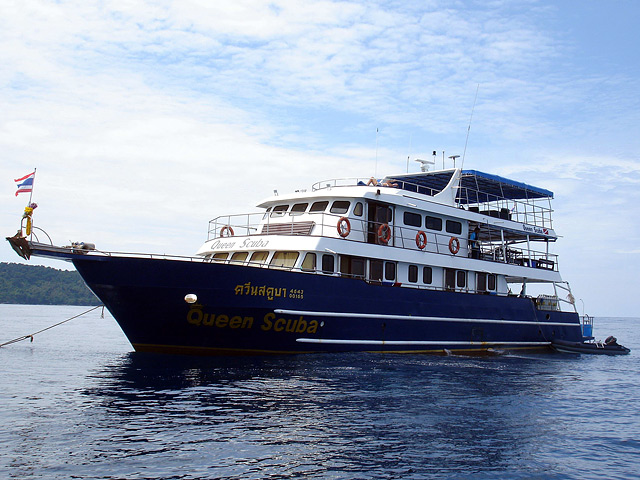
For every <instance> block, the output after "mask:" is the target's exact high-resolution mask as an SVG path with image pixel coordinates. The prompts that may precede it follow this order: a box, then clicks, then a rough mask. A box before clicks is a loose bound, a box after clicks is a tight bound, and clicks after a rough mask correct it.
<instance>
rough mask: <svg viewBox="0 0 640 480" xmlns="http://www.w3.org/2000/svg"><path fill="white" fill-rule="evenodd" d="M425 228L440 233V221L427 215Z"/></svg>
mask: <svg viewBox="0 0 640 480" xmlns="http://www.w3.org/2000/svg"><path fill="white" fill-rule="evenodd" d="M425 221H426V223H425V227H427V228H428V229H429V230H438V231H441V230H442V219H441V218H438V217H430V216H429V215H427V217H426V218H425Z"/></svg>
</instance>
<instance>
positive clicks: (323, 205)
mask: <svg viewBox="0 0 640 480" xmlns="http://www.w3.org/2000/svg"><path fill="white" fill-rule="evenodd" d="M327 205H329V202H327V201H322V202H314V203H312V204H311V208H310V209H309V212H324V211H325V210H326V209H327Z"/></svg>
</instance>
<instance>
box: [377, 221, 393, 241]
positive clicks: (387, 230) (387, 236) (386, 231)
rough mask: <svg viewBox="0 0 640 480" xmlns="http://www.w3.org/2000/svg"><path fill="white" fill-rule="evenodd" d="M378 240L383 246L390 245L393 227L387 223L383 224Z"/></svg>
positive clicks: (379, 229) (379, 230)
mask: <svg viewBox="0 0 640 480" xmlns="http://www.w3.org/2000/svg"><path fill="white" fill-rule="evenodd" d="M378 240H380V242H382V243H383V244H385V245H386V244H388V243H389V240H391V227H390V226H389V224H387V223H383V224H382V225H380V228H378Z"/></svg>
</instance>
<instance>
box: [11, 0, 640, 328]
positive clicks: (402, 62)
mask: <svg viewBox="0 0 640 480" xmlns="http://www.w3.org/2000/svg"><path fill="white" fill-rule="evenodd" d="M227 4H228V5H227ZM638 18H640V4H638V3H637V2H634V1H622V0H620V1H616V0H613V1H607V2H604V1H598V2H596V1H584V2H572V1H571V2H570V1H564V2H562V1H560V2H550V1H525V0H523V1H518V0H516V1H499V0H496V1H439V0H433V1H420V2H410V1H408V2H397V1H389V2H384V1H367V2H357V1H352V2H351V1H344V2H343V1H340V2H336V1H274V2H270V3H266V2H258V1H250V0H243V1H234V2H208V1H204V0H201V1H198V0H183V1H180V2H170V1H166V2H143V1H140V2H137V1H112V2H85V1H75V2H74V1H68V2H49V1H29V0H27V1H24V0H23V1H9V0H5V1H3V2H2V3H1V4H0V62H1V64H2V65H3V68H2V69H0V107H1V108H0V111H1V112H2V113H1V114H0V158H2V162H1V164H0V173H1V174H2V177H3V178H5V181H4V182H0V198H3V199H4V200H2V208H1V210H0V226H1V227H2V229H3V231H4V232H5V234H6V235H9V234H12V233H14V232H15V230H16V229H17V226H18V223H19V218H20V215H21V212H22V208H23V207H24V204H25V202H26V198H25V196H24V195H21V196H19V197H17V198H16V197H14V196H13V192H14V190H15V186H14V182H13V179H14V178H18V177H20V176H23V175H25V174H26V173H28V172H30V171H31V169H32V168H33V167H37V168H38V174H37V178H36V187H35V196H34V200H35V201H36V202H38V203H39V207H38V209H37V210H36V212H35V221H36V224H37V225H39V226H40V227H42V228H44V229H45V230H46V231H47V232H48V233H49V235H51V236H52V238H53V240H54V241H55V242H56V243H67V242H69V241H71V240H73V241H78V240H83V241H92V242H95V243H96V244H97V245H98V247H99V248H102V249H107V250H126V251H151V252H156V253H172V254H191V253H193V252H194V251H195V250H196V249H197V248H198V246H199V244H200V243H201V242H202V241H203V240H204V239H205V237H206V230H207V222H208V220H210V219H211V218H213V217H215V216H218V215H222V214H227V213H240V212H246V211H254V205H255V204H257V203H258V202H259V201H260V199H261V198H263V197H265V196H267V195H269V194H270V193H271V192H272V191H273V189H278V190H279V191H280V192H287V191H292V190H295V189H298V188H309V187H310V185H311V184H312V183H314V182H316V181H318V180H322V179H327V178H341V177H352V176H366V175H370V174H372V173H374V171H375V169H376V162H375V159H376V143H377V144H378V149H377V158H378V162H377V171H378V172H377V173H378V174H379V175H382V174H385V173H398V172H404V171H405V170H406V164H407V157H410V159H411V160H413V159H414V158H430V155H431V152H432V151H433V150H437V151H438V152H442V151H445V152H446V155H447V156H449V155H454V154H457V155H462V153H463V150H464V145H465V138H466V134H467V129H468V126H469V119H470V116H471V110H472V107H473V105H474V98H475V95H476V90H477V92H478V95H477V102H476V105H475V109H474V110H473V121H472V123H471V129H470V132H469V142H468V146H467V151H466V155H465V167H468V168H474V169H477V170H483V171H488V172H491V173H496V174H499V175H503V176H507V177H512V178H514V179H516V180H519V181H523V182H526V183H531V184H534V185H537V186H540V187H543V188H547V189H550V190H552V191H554V193H555V196H556V200H555V203H554V207H555V210H556V212H555V223H554V227H555V228H556V231H557V232H558V233H559V234H560V235H562V236H563V238H562V239H561V241H560V242H558V244H557V245H555V246H554V249H555V251H556V253H559V254H560V266H561V271H562V273H563V276H564V278H565V279H566V280H568V281H569V282H570V283H571V285H572V287H573V290H574V295H575V297H576V298H579V299H583V301H584V304H585V307H586V311H587V313H591V314H596V315H601V316H617V315H626V316H634V315H635V316H637V306H638V301H637V299H636V298H637V294H636V289H635V286H636V284H637V280H636V277H637V271H638V268H639V267H640V261H639V259H640V248H639V247H638V244H639V243H640V228H639V227H638V222H637V218H638V215H637V213H636V212H637V210H636V209H637V204H638V200H639V197H640V193H638V192H639V191H640V189H639V188H638V187H639V186H640V158H639V154H638V152H639V151H640V148H639V147H640V145H639V143H640V140H639V133H640V132H639V128H638V125H640V122H639V120H640V118H639V117H640V113H638V112H640V105H639V104H640V95H639V93H638V92H640V82H639V78H640V58H639V55H640V54H639V53H638V48H637V46H638V45H640V38H639V37H640V34H638V29H637V25H635V23H637V19H638ZM376 129H378V131H379V133H378V138H377V139H376ZM410 163H411V166H410V168H411V169H412V170H417V164H415V162H413V161H411V162H410ZM0 261H19V259H18V257H16V256H15V255H14V254H13V252H12V251H11V249H10V247H9V245H8V244H6V245H5V246H4V247H2V249H0ZM53 265H55V264H53ZM58 266H59V265H58ZM581 305H582V303H580V306H581Z"/></svg>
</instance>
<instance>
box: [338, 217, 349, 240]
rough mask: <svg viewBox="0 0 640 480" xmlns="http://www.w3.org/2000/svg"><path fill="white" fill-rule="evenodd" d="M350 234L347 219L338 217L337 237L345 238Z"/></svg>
mask: <svg viewBox="0 0 640 480" xmlns="http://www.w3.org/2000/svg"><path fill="white" fill-rule="evenodd" d="M349 233H351V222H350V221H349V219H348V218H347V217H340V220H338V235H340V236H341V237H342V238H346V237H347V236H348V235H349Z"/></svg>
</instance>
